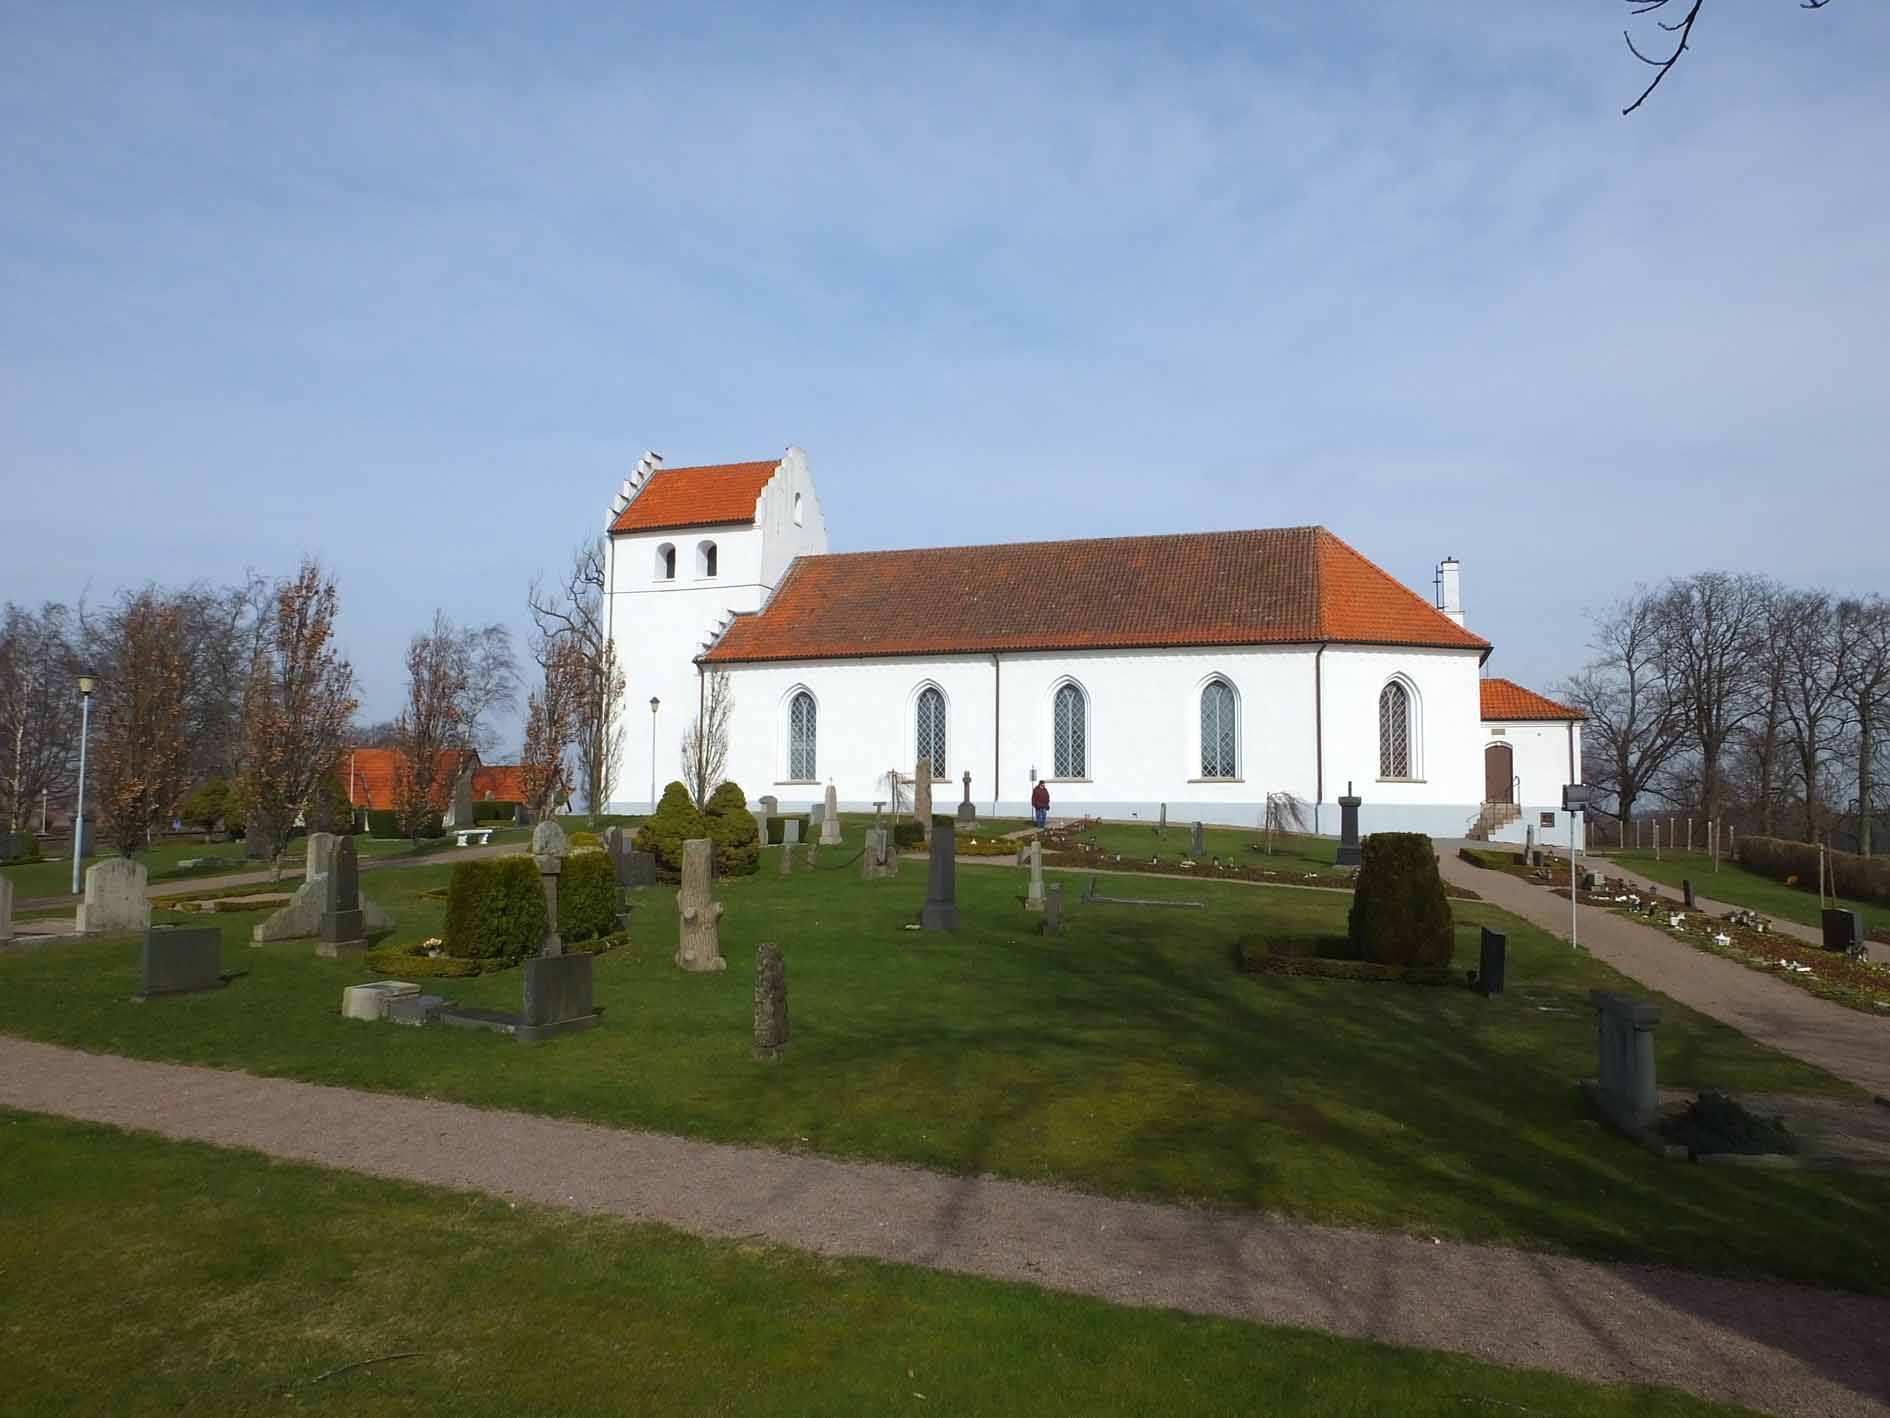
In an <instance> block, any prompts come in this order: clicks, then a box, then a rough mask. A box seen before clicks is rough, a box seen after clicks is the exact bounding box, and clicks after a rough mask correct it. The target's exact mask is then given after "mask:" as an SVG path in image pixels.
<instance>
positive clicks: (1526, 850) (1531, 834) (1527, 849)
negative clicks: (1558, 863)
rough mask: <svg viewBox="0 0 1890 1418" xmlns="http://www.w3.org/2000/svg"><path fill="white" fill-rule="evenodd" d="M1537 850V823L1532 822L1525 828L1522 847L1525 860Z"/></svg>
mask: <svg viewBox="0 0 1890 1418" xmlns="http://www.w3.org/2000/svg"><path fill="white" fill-rule="evenodd" d="M1535 850H1536V825H1535V823H1533V822H1532V823H1530V824H1529V825H1528V826H1527V827H1525V828H1524V829H1523V847H1522V854H1523V860H1524V861H1527V860H1528V859H1529V858H1530V857H1531V856H1532V855H1533V854H1534V853H1535Z"/></svg>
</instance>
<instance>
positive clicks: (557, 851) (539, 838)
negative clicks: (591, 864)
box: [532, 817, 571, 857]
mask: <svg viewBox="0 0 1890 1418" xmlns="http://www.w3.org/2000/svg"><path fill="white" fill-rule="evenodd" d="M532 855H533V856H534V857H568V856H570V855H571V839H570V838H569V837H566V836H565V835H564V828H563V827H562V826H560V825H559V823H558V819H557V818H555V817H547V818H546V819H545V820H544V821H543V822H541V823H539V824H538V825H537V826H536V827H534V828H533V829H532Z"/></svg>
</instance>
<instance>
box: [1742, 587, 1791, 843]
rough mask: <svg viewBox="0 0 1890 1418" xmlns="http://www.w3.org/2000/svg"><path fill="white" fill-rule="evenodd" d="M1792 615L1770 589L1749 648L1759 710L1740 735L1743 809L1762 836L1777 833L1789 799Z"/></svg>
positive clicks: (1786, 600) (1780, 594)
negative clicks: (1788, 701) (1787, 713)
mask: <svg viewBox="0 0 1890 1418" xmlns="http://www.w3.org/2000/svg"><path fill="white" fill-rule="evenodd" d="M1795 615H1796V612H1795V610H1794V607H1793V606H1792V602H1791V597H1790V596H1789V595H1788V594H1787V593H1786V592H1785V591H1784V590H1783V588H1780V587H1774V588H1772V590H1771V592H1770V593H1769V594H1768V595H1767V596H1766V598H1765V606H1764V609H1763V611H1762V612H1761V616H1760V625H1759V631H1758V634H1757V636H1756V637H1755V644H1754V646H1753V654H1752V675H1753V692H1754V694H1755V696H1756V698H1757V707H1756V708H1755V710H1754V712H1753V714H1752V717H1751V718H1750V719H1748V720H1747V721H1746V723H1745V725H1744V726H1743V727H1742V728H1741V729H1740V732H1739V734H1738V745H1739V751H1740V754H1741V756H1742V757H1743V759H1744V768H1745V777H1746V783H1745V785H1744V796H1745V799H1746V805H1747V808H1748V810H1749V812H1750V820H1751V821H1752V822H1753V824H1754V825H1755V826H1756V827H1757V828H1758V831H1759V832H1760V833H1761V834H1762V835H1765V836H1770V835H1772V834H1773V833H1774V832H1776V831H1777V830H1778V823H1779V813H1780V810H1781V807H1782V805H1783V803H1784V802H1785V800H1786V798H1787V796H1788V794H1787V791H1786V785H1787V780H1788V779H1789V777H1790V772H1789V769H1788V766H1787V763H1786V759H1787V756H1788V753H1789V748H1790V745H1789V741H1788V740H1789V735H1788V733H1787V725H1786V722H1785V676H1786V673H1787V671H1788V668H1789V666H1790V663H1791V641H1792V635H1793V633H1794V624H1795Z"/></svg>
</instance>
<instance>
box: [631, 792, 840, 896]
mask: <svg viewBox="0 0 1890 1418" xmlns="http://www.w3.org/2000/svg"><path fill="white" fill-rule="evenodd" d="M780 821H782V819H780V818H777V819H775V822H780ZM805 821H806V820H805V819H802V822H803V826H802V831H801V839H802V840H803V841H805V840H806V837H807V833H806V826H805ZM769 827H770V832H769V836H770V839H771V840H779V839H776V838H774V834H773V827H774V823H770V824H769ZM697 837H706V838H708V839H709V840H710V841H711V842H713V843H715V870H716V873H717V874H718V875H720V876H748V875H750V874H752V873H753V872H755V871H757V870H759V868H760V865H761V835H760V832H759V830H758V829H757V828H756V826H755V818H754V814H752V813H751V812H749V811H748V795H747V794H746V793H744V792H743V791H742V790H741V786H740V785H739V784H736V783H724V784H722V785H721V787H719V788H717V789H716V790H715V791H714V792H713V793H711V794H710V795H709V802H708V808H707V810H706V811H704V810H703V809H701V808H698V807H697V806H696V805H695V803H694V802H693V801H692V800H691V799H690V797H689V790H688V789H687V788H685V787H684V786H683V785H682V784H681V783H671V784H670V785H669V786H668V787H666V788H664V789H663V796H662V799H661V800H660V801H659V802H658V803H657V805H656V811H655V812H653V813H651V814H650V815H649V817H647V818H645V819H644V822H643V825H642V826H641V827H639V828H638V829H637V835H636V837H635V839H634V842H633V845H634V846H635V847H636V849H637V850H638V851H639V852H649V853H652V854H653V855H654V856H655V857H656V860H657V861H658V862H659V863H660V864H661V865H662V866H664V867H665V868H667V869H668V870H670V871H681V870H682V850H683V843H684V842H687V841H689V840H691V839H692V838H697Z"/></svg>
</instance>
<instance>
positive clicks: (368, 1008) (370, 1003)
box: [341, 980, 420, 1019]
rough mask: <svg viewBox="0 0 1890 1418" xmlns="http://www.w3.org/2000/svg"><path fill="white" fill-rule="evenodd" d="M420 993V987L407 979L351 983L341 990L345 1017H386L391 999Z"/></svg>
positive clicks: (342, 1012)
mask: <svg viewBox="0 0 1890 1418" xmlns="http://www.w3.org/2000/svg"><path fill="white" fill-rule="evenodd" d="M419 993H420V987H419V986H418V985H416V984H413V983H411V982H410V981H407V980H375V981H373V982H371V983H369V984H365V985H349V986H348V987H347V988H346V989H345V990H343V991H342V992H341V1017H342V1018H343V1019H385V1018H387V1007H388V1004H389V1002H390V1001H392V1000H395V999H405V998H409V997H412V996H416V995H418V994H419Z"/></svg>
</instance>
